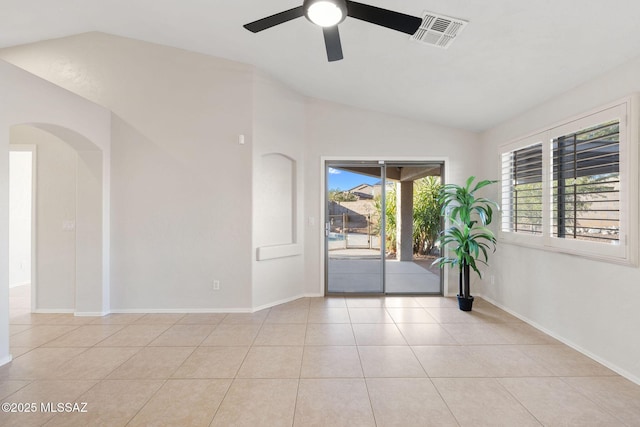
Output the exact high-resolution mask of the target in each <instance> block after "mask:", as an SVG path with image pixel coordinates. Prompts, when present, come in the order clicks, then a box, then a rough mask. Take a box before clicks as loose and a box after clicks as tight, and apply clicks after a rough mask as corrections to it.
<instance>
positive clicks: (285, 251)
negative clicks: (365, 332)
mask: <svg viewBox="0 0 640 427" xmlns="http://www.w3.org/2000/svg"><path fill="white" fill-rule="evenodd" d="M255 173H256V174H257V178H258V179H257V180H256V186H255V188H254V191H255V197H254V200H255V203H256V209H255V212H256V226H257V227H256V242H255V244H256V247H257V260H258V261H264V260H267V259H273V258H283V257H288V256H294V255H298V254H300V250H301V248H300V246H299V245H298V236H297V233H298V230H297V222H298V218H297V217H298V212H297V205H298V196H297V186H296V181H297V173H298V171H297V163H296V160H295V159H293V158H291V157H289V156H287V155H286V154H283V153H267V154H264V155H262V156H261V157H260V161H259V165H257V168H256V169H255Z"/></svg>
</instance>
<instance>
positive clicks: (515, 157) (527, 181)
mask: <svg viewBox="0 0 640 427" xmlns="http://www.w3.org/2000/svg"><path fill="white" fill-rule="evenodd" d="M502 183H503V185H502V209H503V215H502V230H503V231H509V232H514V233H526V234H542V143H538V144H533V145H530V146H528V147H523V148H520V149H517V150H513V151H510V152H507V153H503V154H502Z"/></svg>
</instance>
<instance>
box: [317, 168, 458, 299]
mask: <svg viewBox="0 0 640 427" xmlns="http://www.w3.org/2000/svg"><path fill="white" fill-rule="evenodd" d="M362 162H364V163H370V164H371V163H377V164H378V165H380V166H383V167H384V169H383V172H384V173H383V175H384V176H383V178H384V179H383V180H382V181H383V182H382V184H383V187H382V194H383V195H384V196H385V197H383V205H382V209H383V212H384V211H385V208H386V206H385V202H386V200H385V199H386V165H387V164H394V163H404V162H406V163H432V162H438V163H442V166H441V172H442V173H441V179H442V183H443V184H444V183H447V182H449V167H448V165H449V157H441V156H424V157H408V156H407V157H394V156H384V157H373V156H321V157H320V212H319V218H320V221H319V225H320V227H319V229H320V230H319V231H320V289H319V292H320V294H321V295H325V296H331V295H333V296H338V295H339V296H344V295H345V293H329V292H328V289H327V288H328V281H327V278H328V271H327V269H328V262H327V251H328V247H327V244H326V236H325V224H326V223H327V206H328V205H327V202H328V200H327V195H328V190H327V176H326V172H327V170H328V166H329V164H330V163H333V164H338V163H345V164H357V163H362ZM384 216H385V215H383V217H384ZM310 220H311V218H310ZM381 228H382V230H381V245H380V246H381V250H384V248H385V240H382V239H384V238H386V236H385V218H383V219H382V225H381ZM382 265H383V267H382V283H383V286H382V293H366V294H358V293H349V294H346V295H349V296H381V295H387V294H386V293H385V291H386V290H385V287H386V286H385V259H384V255H383V257H382ZM448 289H449V269H448V268H443V269H442V270H441V291H442V295H443V296H450V295H454V294H452V293H450V292H449V291H448ZM389 295H391V294H389ZM394 295H395V294H394ZM398 295H407V294H398Z"/></svg>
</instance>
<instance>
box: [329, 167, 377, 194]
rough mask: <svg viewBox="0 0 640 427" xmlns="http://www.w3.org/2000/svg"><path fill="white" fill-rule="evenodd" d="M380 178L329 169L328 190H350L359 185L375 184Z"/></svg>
mask: <svg viewBox="0 0 640 427" xmlns="http://www.w3.org/2000/svg"><path fill="white" fill-rule="evenodd" d="M379 181H380V178H376V177H372V176H367V175H360V174H357V173H353V172H347V171H345V170H341V169H334V168H329V189H330V190H337V189H339V190H343V191H344V190H350V189H352V188H353V187H356V186H358V185H360V184H375V183H376V182H379Z"/></svg>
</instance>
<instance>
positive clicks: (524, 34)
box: [0, 0, 640, 131]
mask: <svg viewBox="0 0 640 427" xmlns="http://www.w3.org/2000/svg"><path fill="white" fill-rule="evenodd" d="M361 2H362V3H367V4H371V5H374V6H378V7H384V8H387V9H393V10H396V11H399V12H403V13H406V14H410V15H416V16H419V15H421V13H422V12H423V11H425V10H428V11H432V12H436V13H440V14H444V15H449V16H453V17H457V18H462V19H465V20H468V21H470V23H469V25H468V26H467V27H466V28H465V30H464V31H463V32H462V34H461V35H460V36H459V38H458V39H457V40H456V41H455V43H453V45H452V46H451V47H450V48H449V49H448V50H441V49H438V48H434V47H431V46H427V45H422V44H419V43H416V42H412V41H410V40H409V36H408V35H406V34H403V33H399V32H396V31H393V30H389V29H386V28H382V27H378V26H375V25H372V24H369V23H365V22H362V21H358V20H355V19H352V18H347V19H346V20H345V21H344V22H343V23H342V24H340V27H339V29H340V36H341V39H342V46H343V51H344V56H345V59H344V60H342V61H338V62H333V63H329V62H327V59H326V53H325V48H324V41H323V36H322V31H321V29H320V28H318V27H316V26H314V25H313V24H311V23H310V22H308V21H306V19H304V18H299V19H296V20H294V21H291V22H287V23H285V24H282V25H279V26H277V27H274V28H271V29H268V30H265V31H263V32H261V33H258V34H253V33H250V32H249V31H247V30H245V29H244V28H242V25H243V24H246V23H248V22H251V21H254V20H256V19H259V18H262V17H265V16H268V15H271V14H274V13H277V12H280V11H283V10H286V9H290V8H292V7H296V6H298V5H300V4H301V3H302V0H224V1H223V0H180V1H176V0H108V1H105V0H56V1H52V0H1V1H0V47H9V46H15V45H20V44H26V43H32V42H36V41H40V40H46V39H51V38H58V37H64V36H69V35H73V34H78V33H82V32H87V31H102V32H106V33H110V34H115V35H119V36H124V37H130V38H135V39H139V40H144V41H148V42H154V43H159V44H164V45H168V46H174V47H178V48H182V49H187V50H191V51H196V52H200V53H205V54H210V55H213V56H218V57H223V58H228V59H232V60H237V61H241V62H245V63H249V64H253V65H255V66H257V67H258V68H260V69H263V70H265V71H267V72H268V73H270V74H272V75H273V76H275V77H276V78H278V79H280V80H282V81H283V82H286V83H287V84H288V85H289V86H291V87H293V88H295V89H296V90H298V91H300V92H301V93H304V94H306V95H309V96H313V97H316V98H321V99H328V100H332V101H337V102H341V103H344V104H349V105H354V106H359V107H364V108H368V109H373V110H379V111H384V112H389V113H392V114H398V115H402V116H406V117H411V118H417V119H419V120H425V121H430V122H434V123H440V124H443V125H447V126H452V127H456V128H463V129H468V130H475V131H478V130H484V129H488V128H490V127H492V126H494V125H496V124H498V123H500V122H502V121H504V120H506V119H508V118H510V117H513V116H515V115H517V114H519V113H521V112H524V111H526V110H528V109H530V108H532V107H534V106H535V105H538V104H540V103H541V102H543V101H545V100H548V99H549V98H551V97H553V96H555V95H558V94H560V93H562V92H565V91H567V90H569V89H571V88H573V87H575V86H578V85H580V84H581V83H583V82H585V81H588V80H590V79H592V78H594V77H595V76H598V75H600V74H602V73H604V72H606V71H608V70H610V69H613V68H615V67H616V66H617V65H619V64H622V63H624V62H627V61H629V60H631V59H632V58H635V57H637V56H640V31H639V29H640V20H639V19H640V18H639V17H640V1H638V0H610V1H602V0H536V1H527V2H524V1H521V0H484V1H470V0H404V1H401V2H398V1H391V0H361Z"/></svg>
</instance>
